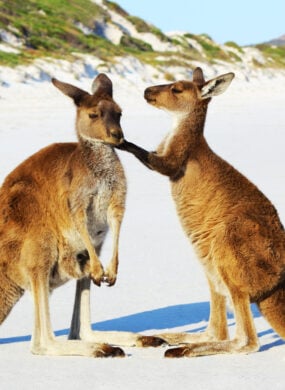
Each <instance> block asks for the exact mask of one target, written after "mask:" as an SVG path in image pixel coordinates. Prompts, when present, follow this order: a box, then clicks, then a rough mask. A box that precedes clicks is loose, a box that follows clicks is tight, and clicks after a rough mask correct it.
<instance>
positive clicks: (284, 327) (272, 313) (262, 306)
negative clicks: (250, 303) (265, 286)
mask: <svg viewBox="0 0 285 390" xmlns="http://www.w3.org/2000/svg"><path fill="white" fill-rule="evenodd" d="M257 304H258V307H259V310H260V311H261V313H262V314H263V315H264V317H265V318H266V319H267V321H268V322H269V324H270V325H271V327H272V328H273V329H274V330H275V332H277V333H278V334H279V336H280V337H282V338H283V339H285V283H283V284H282V285H281V286H280V287H279V288H278V289H277V290H276V291H274V292H273V293H272V294H271V295H270V296H269V297H267V298H265V299H263V300H262V301H260V302H258V303H257Z"/></svg>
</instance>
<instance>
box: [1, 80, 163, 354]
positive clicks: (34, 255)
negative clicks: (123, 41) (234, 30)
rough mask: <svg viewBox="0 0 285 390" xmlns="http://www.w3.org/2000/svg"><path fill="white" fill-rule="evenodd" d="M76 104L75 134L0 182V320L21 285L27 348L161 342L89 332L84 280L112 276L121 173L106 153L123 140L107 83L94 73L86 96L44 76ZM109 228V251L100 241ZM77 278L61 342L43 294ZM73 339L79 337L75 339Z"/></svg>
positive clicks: (76, 349) (89, 348)
mask: <svg viewBox="0 0 285 390" xmlns="http://www.w3.org/2000/svg"><path fill="white" fill-rule="evenodd" d="M52 82H53V84H54V86H55V87H57V88H58V89H59V90H60V91H61V92H63V93H64V94H65V95H67V96H69V97H70V98H72V99H73V101H74V103H75V105H76V109H77V116H76V131H77V136H78V142H77V143H76V142H75V143H58V144H53V145H50V146H48V147H46V148H44V149H42V150H40V151H38V152H37V153H35V154H34V155H32V156H31V157H29V158H28V159H27V160H25V161H24V162H23V163H21V164H20V165H19V166H18V167H17V168H16V169H15V170H14V171H12V172H11V173H10V174H9V175H8V176H7V178H6V179H5V181H4V183H3V185H2V187H1V188H0V205H1V212H0V323H2V322H3V321H4V320H5V318H6V317H7V315H8V314H9V312H10V311H11V309H12V308H13V306H14V305H15V304H16V302H17V301H18V300H19V299H20V298H21V296H22V295H23V294H24V292H25V290H30V291H31V293H32V296H33V302H34V330H33V334H32V341H31V351H32V353H34V354H41V355H82V356H93V357H107V356H124V352H123V350H122V349H121V348H118V347H113V346H110V345H109V344H106V343H111V344H115V345H125V346H133V345H134V346H148V345H152V346H155V345H160V344H161V343H162V340H160V339H158V338H156V337H151V336H149V337H147V336H142V335H138V334H132V333H129V332H92V330H91V326H90V307H89V303H90V302H89V301H90V280H91V279H92V280H93V282H94V283H95V284H96V285H98V286H100V284H101V283H102V282H106V283H108V284H109V285H110V286H112V285H114V284H115V282H116V277H117V271H118V244H119V233H120V226H121V222H122V219H123V215H124V209H125V196H126V179H125V174H124V171H123V168H122V165H121V163H120V161H119V158H118V156H117V154H116V152H115V151H114V146H115V145H118V144H120V143H121V142H122V141H123V132H122V129H121V126H120V117H121V108H120V107H119V106H118V105H117V103H116V102H115V101H114V100H113V98H112V92H113V87H112V82H111V80H110V79H109V78H108V77H107V76H106V75H104V74H99V75H98V76H97V77H96V79H95V80H94V82H93V84H92V94H89V93H87V92H85V91H83V90H82V89H80V88H77V87H75V86H73V85H70V84H67V83H63V82H61V81H59V80H56V79H52ZM108 227H110V229H111V232H112V236H113V252H112V258H111V261H110V263H109V265H108V266H107V268H106V270H104V269H103V266H102V264H101V262H100V260H99V257H98V256H99V254H100V249H101V247H102V244H103V242H104V239H105V236H106V234H107V230H108ZM72 278H75V279H77V280H78V281H77V287H76V296H75V303H74V311H73V317H72V323H71V330H70V335H69V340H66V341H58V340H56V338H55V337H54V334H53V332H52V327H51V322H50V312H49V299H48V296H49V292H50V291H52V290H53V289H54V288H56V287H58V286H60V285H62V284H63V283H65V282H67V281H68V280H70V279H72ZM79 339H80V340H79Z"/></svg>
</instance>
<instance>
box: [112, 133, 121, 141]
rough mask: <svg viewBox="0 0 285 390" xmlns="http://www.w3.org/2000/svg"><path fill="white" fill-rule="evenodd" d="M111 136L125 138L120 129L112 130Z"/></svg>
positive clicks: (118, 138)
mask: <svg viewBox="0 0 285 390" xmlns="http://www.w3.org/2000/svg"><path fill="white" fill-rule="evenodd" d="M111 136H112V137H113V138H115V139H117V140H120V139H121V138H123V134H122V132H120V131H111Z"/></svg>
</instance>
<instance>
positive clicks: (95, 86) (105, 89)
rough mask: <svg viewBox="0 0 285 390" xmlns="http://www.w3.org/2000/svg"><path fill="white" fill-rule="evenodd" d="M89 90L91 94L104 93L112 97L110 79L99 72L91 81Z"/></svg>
mask: <svg viewBox="0 0 285 390" xmlns="http://www.w3.org/2000/svg"><path fill="white" fill-rule="evenodd" d="M91 91H92V93H93V95H95V93H96V94H98V93H106V94H107V95H109V96H110V97H113V84H112V81H111V80H110V79H109V77H108V76H106V75H105V74H104V73H100V74H98V76H97V77H96V79H95V80H94V81H93V83H92V87H91Z"/></svg>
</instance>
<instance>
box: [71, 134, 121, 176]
mask: <svg viewBox="0 0 285 390" xmlns="http://www.w3.org/2000/svg"><path fill="white" fill-rule="evenodd" d="M78 148H79V152H80V158H81V159H82V162H83V163H84V164H85V165H86V166H87V168H89V170H91V171H92V172H93V173H97V172H98V173H99V172H104V171H105V170H106V168H108V167H110V166H111V165H112V163H113V162H114V161H115V160H117V155H116V153H115V152H114V149H113V148H112V147H111V146H110V145H107V144H104V143H103V142H100V141H88V140H85V139H83V138H81V137H79V144H78Z"/></svg>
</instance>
